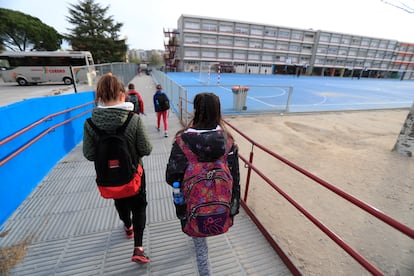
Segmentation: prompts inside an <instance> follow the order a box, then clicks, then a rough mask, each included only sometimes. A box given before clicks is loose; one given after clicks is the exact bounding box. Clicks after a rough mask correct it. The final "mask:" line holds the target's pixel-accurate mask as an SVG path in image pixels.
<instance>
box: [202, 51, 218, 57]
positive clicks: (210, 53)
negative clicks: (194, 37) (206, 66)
mask: <svg viewBox="0 0 414 276" xmlns="http://www.w3.org/2000/svg"><path fill="white" fill-rule="evenodd" d="M201 57H206V58H215V57H216V52H213V51H206V50H203V51H201Z"/></svg>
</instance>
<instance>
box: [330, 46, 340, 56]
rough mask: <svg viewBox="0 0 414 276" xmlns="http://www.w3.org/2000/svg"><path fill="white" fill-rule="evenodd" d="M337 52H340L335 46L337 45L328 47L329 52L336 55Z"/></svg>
mask: <svg viewBox="0 0 414 276" xmlns="http://www.w3.org/2000/svg"><path fill="white" fill-rule="evenodd" d="M337 53H338V48H335V47H329V48H328V54H330V55H336V54H337Z"/></svg>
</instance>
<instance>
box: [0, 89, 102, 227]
mask: <svg viewBox="0 0 414 276" xmlns="http://www.w3.org/2000/svg"><path fill="white" fill-rule="evenodd" d="M93 100H94V93H93V92H82V93H78V94H69V95H59V96H51V97H44V98H34V99H29V100H25V101H22V102H18V103H15V104H12V105H8V106H4V107H0V141H2V140H3V139H5V138H7V137H9V136H10V135H13V134H14V133H16V132H18V131H20V130H21V129H24V128H25V127H27V126H29V125H31V124H33V123H35V122H37V121H39V120H41V119H42V118H44V117H47V116H49V115H52V114H54V113H58V112H61V111H64V110H67V109H71V108H73V107H76V106H79V105H82V104H86V103H89V102H93ZM93 106H94V105H93V104H89V105H87V106H84V107H82V108H80V109H75V110H72V111H70V112H69V113H63V114H60V115H57V116H55V117H52V118H51V119H49V120H47V121H45V122H42V123H40V124H38V125H37V126H35V127H34V128H32V129H30V130H28V131H27V132H25V133H24V134H22V135H19V136H18V137H17V138H15V139H13V140H11V141H10V142H7V143H5V144H2V145H0V160H4V158H7V156H9V155H10V154H12V153H13V152H15V151H16V150H18V149H19V148H21V147H22V146H24V145H25V144H27V143H28V142H30V141H33V139H36V136H38V135H39V134H42V133H44V132H45V131H46V130H48V129H49V128H53V127H54V126H56V125H57V124H59V123H62V122H64V121H65V120H68V119H70V118H73V117H75V116H79V115H80V114H82V113H84V112H87V113H86V114H84V115H81V116H80V117H78V118H76V119H75V120H72V121H70V122H69V123H66V124H62V125H61V126H58V127H57V128H55V129H54V130H52V131H51V132H49V133H47V134H45V135H44V136H42V137H41V138H40V139H38V140H37V141H35V142H33V144H32V145H31V146H30V147H28V148H27V149H25V150H24V151H22V152H21V153H20V154H18V155H17V156H16V157H14V158H13V159H11V160H10V161H8V162H7V163H5V164H4V165H0V225H2V224H3V223H4V222H5V221H6V220H7V218H8V217H9V216H10V215H11V214H12V213H13V212H14V211H15V210H16V208H17V207H18V206H19V205H20V204H21V203H22V202H23V201H24V200H25V199H26V197H27V196H28V195H29V194H30V193H31V192H32V191H33V189H34V188H35V187H36V186H37V185H38V184H39V183H40V181H41V180H42V179H43V178H44V177H45V176H46V174H47V173H48V172H49V171H50V170H51V169H52V168H53V166H54V165H55V164H56V163H57V162H58V161H59V160H60V159H62V158H63V157H64V156H65V155H66V154H67V153H69V152H70V151H71V150H72V149H73V148H74V147H75V146H76V145H77V144H78V143H79V142H80V141H81V140H82V138H83V123H84V121H85V119H86V118H88V117H90V111H89V110H91V109H92V108H93ZM88 111H89V112H88Z"/></svg>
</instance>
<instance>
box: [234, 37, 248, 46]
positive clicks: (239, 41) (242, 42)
mask: <svg viewBox="0 0 414 276" xmlns="http://www.w3.org/2000/svg"><path fill="white" fill-rule="evenodd" d="M234 46H235V47H247V39H236V40H235V41H234Z"/></svg>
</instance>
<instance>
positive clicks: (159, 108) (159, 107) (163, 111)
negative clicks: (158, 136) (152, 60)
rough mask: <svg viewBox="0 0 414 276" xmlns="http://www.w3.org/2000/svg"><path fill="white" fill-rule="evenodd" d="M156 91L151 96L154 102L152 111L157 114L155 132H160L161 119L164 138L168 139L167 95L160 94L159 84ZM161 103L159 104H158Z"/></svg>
mask: <svg viewBox="0 0 414 276" xmlns="http://www.w3.org/2000/svg"><path fill="white" fill-rule="evenodd" d="M156 89H157V90H156V91H155V94H154V96H153V101H154V110H155V113H156V114H157V131H160V127H161V119H162V122H163V124H164V137H168V110H169V109H170V107H169V101H170V100H169V99H168V96H167V94H165V93H164V92H162V86H161V84H157V86H156ZM160 101H161V102H160Z"/></svg>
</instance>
